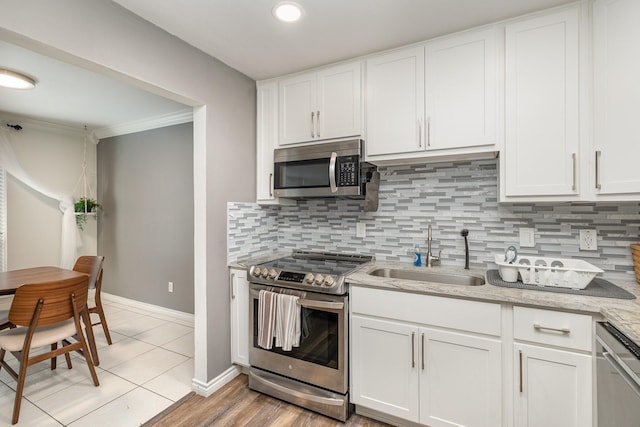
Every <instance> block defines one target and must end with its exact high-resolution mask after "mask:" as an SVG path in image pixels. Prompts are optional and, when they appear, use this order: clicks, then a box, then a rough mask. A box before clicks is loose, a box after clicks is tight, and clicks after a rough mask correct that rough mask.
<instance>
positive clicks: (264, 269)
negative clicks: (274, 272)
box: [262, 268, 269, 279]
mask: <svg viewBox="0 0 640 427" xmlns="http://www.w3.org/2000/svg"><path fill="white" fill-rule="evenodd" d="M268 275H269V270H268V269H267V268H263V269H262V277H263V278H265V279H266V278H267V276H268Z"/></svg>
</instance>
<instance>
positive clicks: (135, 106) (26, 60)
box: [0, 41, 190, 129]
mask: <svg viewBox="0 0 640 427" xmlns="http://www.w3.org/2000/svg"><path fill="white" fill-rule="evenodd" d="M0 68H9V69H12V70H15V71H20V72H23V73H26V74H28V75H30V76H32V77H34V78H35V79H36V80H37V85H36V88H35V89H31V90H15V89H7V88H2V87H0V117H2V116H3V114H2V112H4V113H10V115H18V116H23V117H28V118H33V119H36V120H42V121H47V122H52V123H59V124H66V125H70V126H77V127H80V128H82V127H83V126H85V125H86V126H87V128H89V129H101V128H108V127H113V126H119V125H122V124H125V123H133V122H137V121H141V120H148V119H149V118H152V117H159V116H165V115H168V114H174V113H176V112H179V111H185V109H190V107H187V106H185V105H183V104H180V103H177V102H174V101H171V100H168V99H166V98H162V97H160V96H156V95H153V94H151V93H149V92H146V91H143V90H140V89H137V88H134V87H132V86H130V85H127V84H124V83H121V82H118V81H116V80H114V79H112V78H110V77H105V76H102V75H100V74H97V73H94V72H91V71H87V70H84V69H81V68H79V67H76V66H74V65H70V64H67V63H64V62H60V61H58V60H55V59H52V58H49V57H46V56H43V55H40V54H38V53H35V52H32V51H30V50H28V49H24V48H22V47H19V46H16V45H13V44H10V43H6V42H3V41H0ZM4 116H5V117H7V116H8V115H6V114H4ZM4 121H5V122H7V121H8V120H6V119H5V120H4ZM0 124H1V125H2V126H4V125H5V124H7V123H2V122H0Z"/></svg>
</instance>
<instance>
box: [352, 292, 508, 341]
mask: <svg viewBox="0 0 640 427" xmlns="http://www.w3.org/2000/svg"><path fill="white" fill-rule="evenodd" d="M350 293H351V297H350V304H351V312H352V313H357V314H365V315H369V316H376V317H384V318H387V319H394V320H402V321H405V322H412V323H419V324H422V325H430V326H439V327H442V328H451V329H457V330H460V331H467V332H475V333H479V334H487V335H494V336H500V335H501V331H502V329H501V322H500V304H494V303H488V302H481V301H470V300H463V299H455V298H446V297H437V296H433V295H421V294H413V293H406V292H398V291H389V290H381V289H370V288H360V287H357V286H352V287H351V291H350Z"/></svg>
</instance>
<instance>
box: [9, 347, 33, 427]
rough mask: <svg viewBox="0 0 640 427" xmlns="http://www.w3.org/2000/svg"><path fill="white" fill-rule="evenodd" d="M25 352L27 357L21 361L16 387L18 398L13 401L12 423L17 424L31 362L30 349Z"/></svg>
mask: <svg viewBox="0 0 640 427" xmlns="http://www.w3.org/2000/svg"><path fill="white" fill-rule="evenodd" d="M27 350H28V349H27ZM25 354H27V356H26V359H22V361H20V374H19V375H18V385H17V387H16V400H15V402H14V403H13V420H12V421H11V423H12V424H16V423H17V422H18V417H19V416H20V405H21V404H22V392H23V391H24V380H25V377H26V376H27V365H28V364H29V361H28V357H29V356H28V354H29V353H28V351H26V352H25Z"/></svg>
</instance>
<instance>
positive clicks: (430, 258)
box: [427, 224, 442, 268]
mask: <svg viewBox="0 0 640 427" xmlns="http://www.w3.org/2000/svg"><path fill="white" fill-rule="evenodd" d="M431 234H432V233H431V224H429V228H428V230H427V268H431V267H433V266H434V265H435V264H439V263H440V255H441V254H442V251H439V252H438V256H436V255H433V254H432V253H431V240H433V238H432V235H431Z"/></svg>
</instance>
